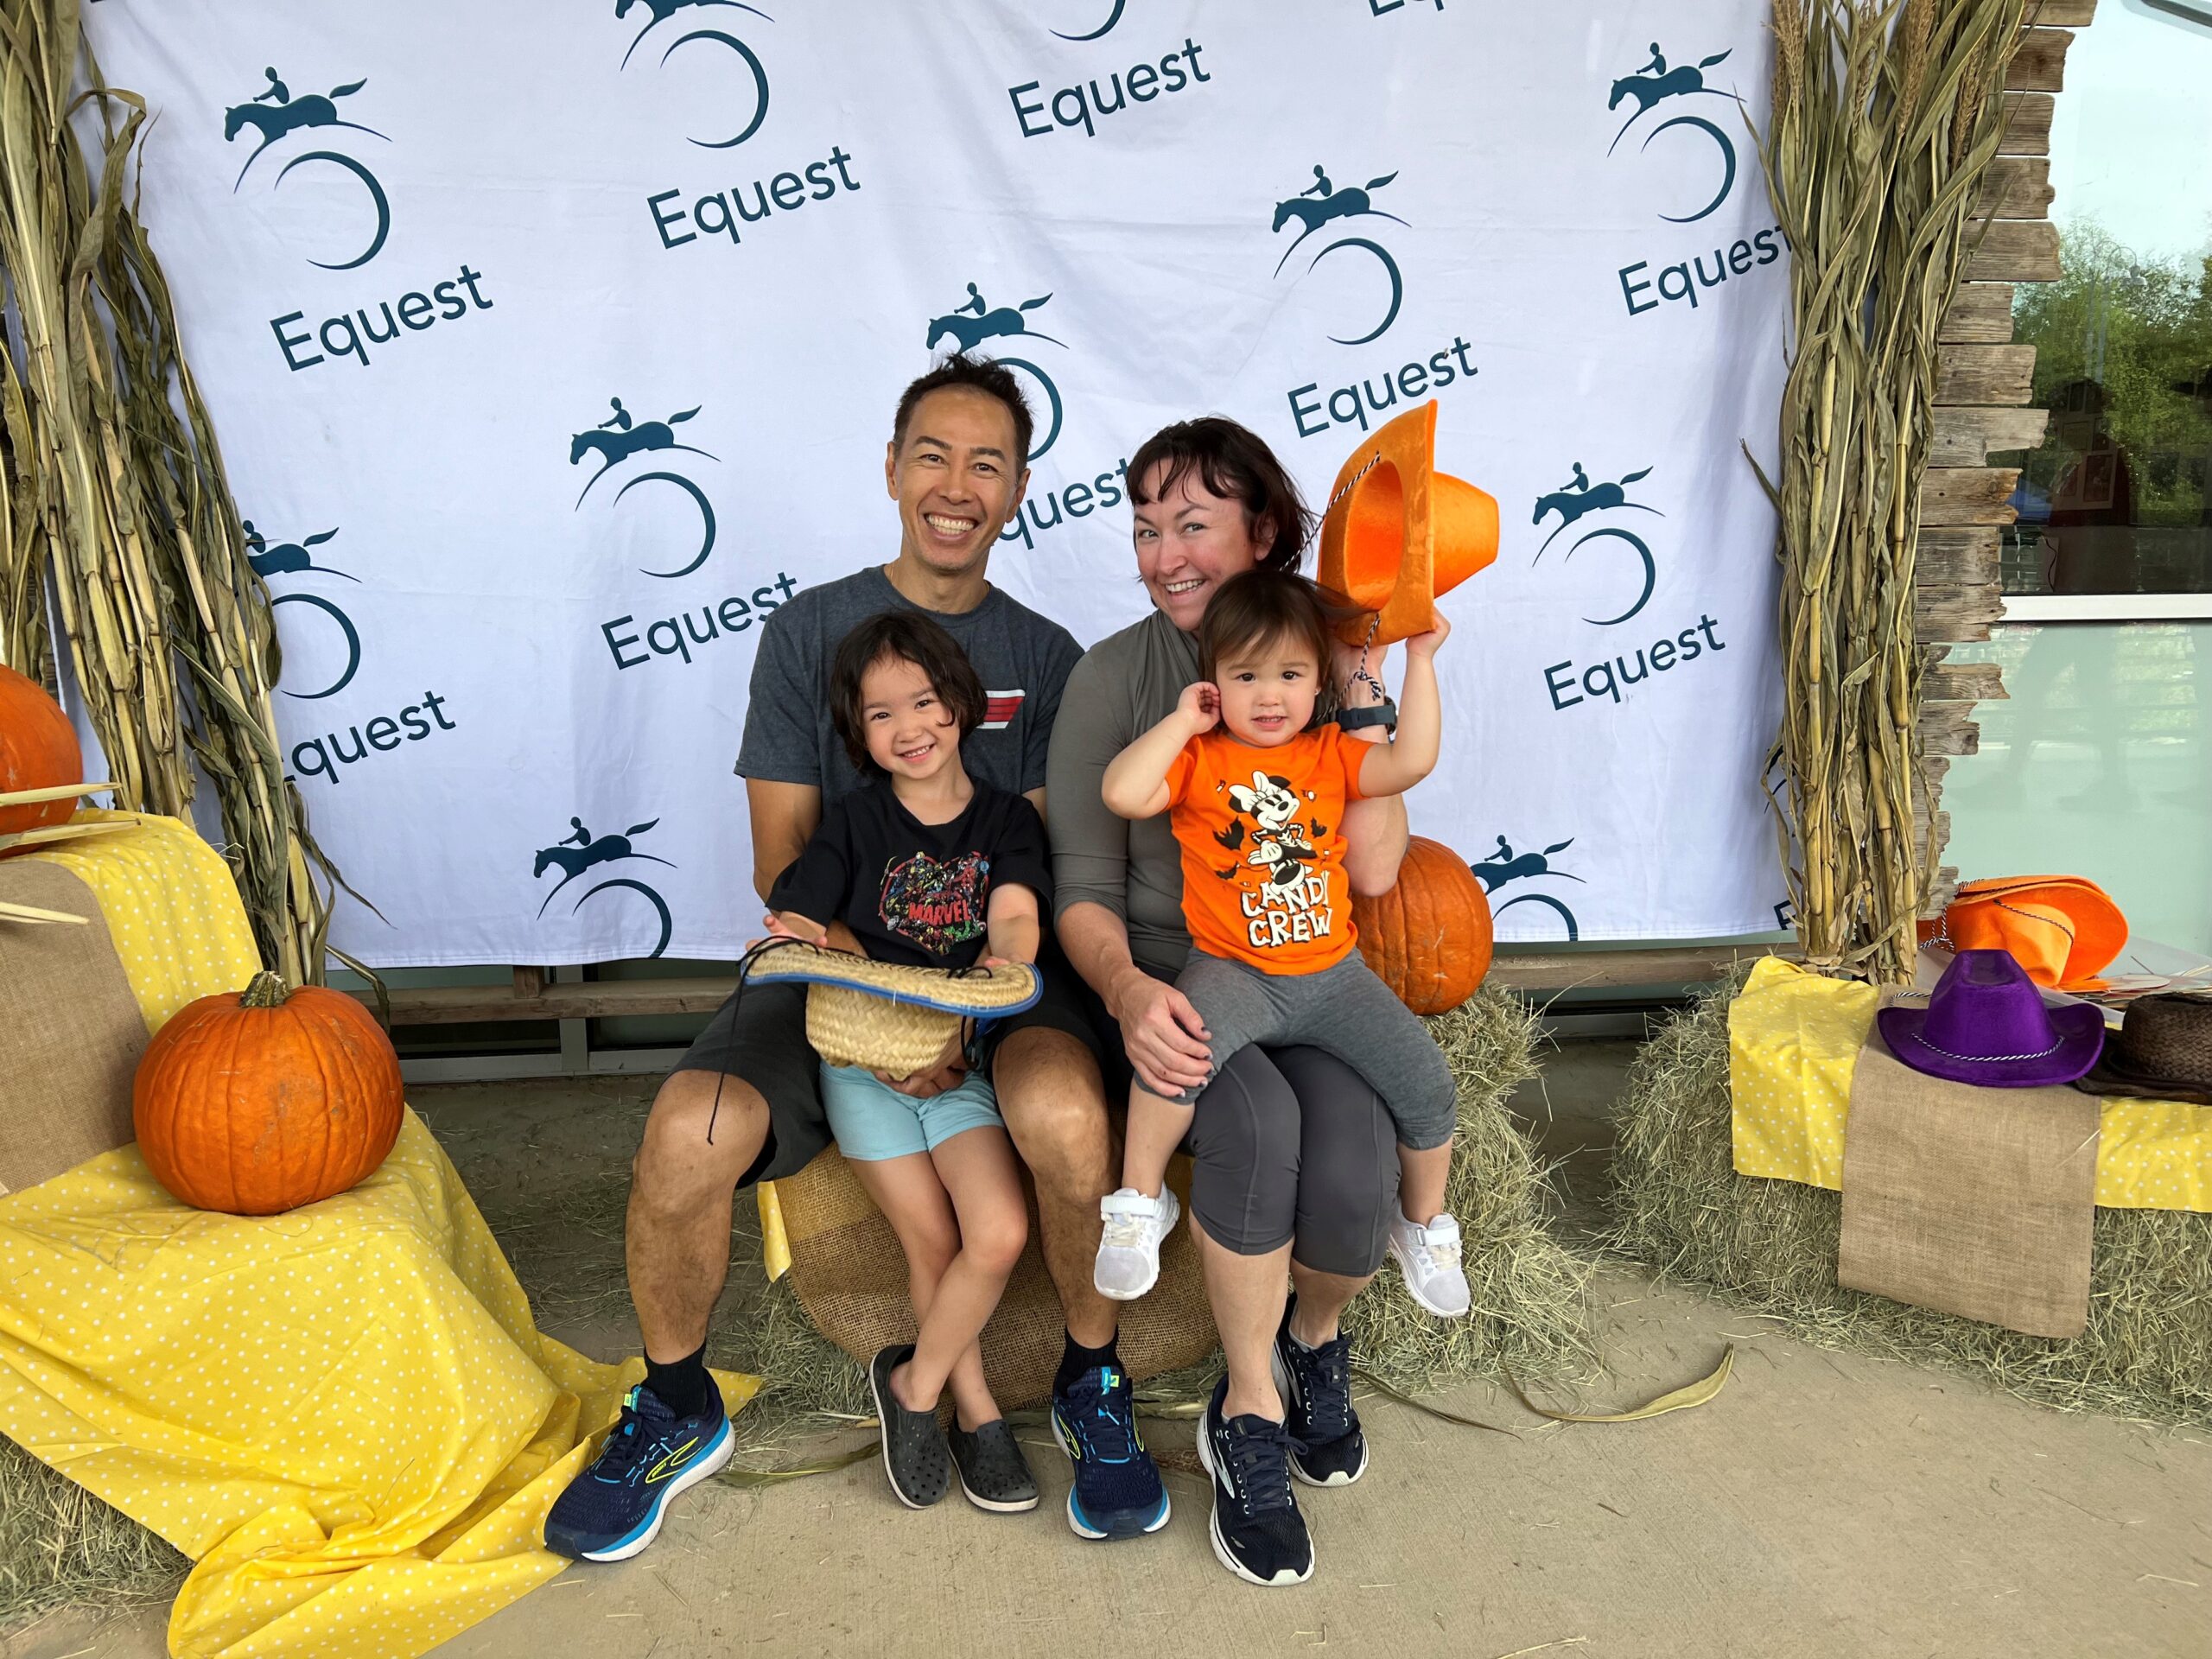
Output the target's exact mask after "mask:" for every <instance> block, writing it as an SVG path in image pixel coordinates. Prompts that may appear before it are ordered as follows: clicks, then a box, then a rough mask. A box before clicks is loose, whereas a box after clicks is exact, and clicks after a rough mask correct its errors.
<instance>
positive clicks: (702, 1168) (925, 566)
mask: <svg viewBox="0 0 2212 1659" xmlns="http://www.w3.org/2000/svg"><path fill="white" fill-rule="evenodd" d="M1029 441H1030V416H1029V410H1028V406H1027V404H1026V403H1025V402H1024V401H1023V398H1022V395H1021V391H1020V386H1019V385H1018V384H1017V383H1016V382H1015V380H1014V376H1013V374H1012V373H1011V372H1009V371H1007V370H1006V369H1004V368H1002V367H1001V366H1000V365H997V364H995V363H992V362H989V361H988V360H978V359H969V358H966V357H959V356H956V357H953V358H951V359H948V360H947V361H946V362H945V363H944V364H943V365H940V366H939V367H938V368H936V369H934V370H932V371H931V372H930V373H928V374H925V375H924V376H923V377H922V378H920V379H918V380H917V381H915V382H914V383H913V384H912V385H910V386H908V387H907V388H906V392H905V394H904V395H903V396H902V397H900V398H899V408H898V411H897V414H896V416H895V417H894V419H893V425H892V436H891V442H890V445H889V446H888V448H887V452H886V454H885V457H884V477H885V480H886V483H887V487H888V489H889V492H890V494H891V497H892V499H893V500H894V501H896V502H897V503H898V507H899V556H898V557H897V558H895V559H894V560H893V561H892V563H889V564H887V565H884V566H881V567H874V566H871V567H869V568H868V569H864V570H861V571H860V572H858V573H857V574H855V575H850V576H847V577H844V578H843V579H842V580H840V581H836V582H825V583H823V584H820V585H819V586H817V587H813V588H806V589H804V590H802V591H801V592H800V593H799V594H797V595H796V596H795V597H794V598H792V599H791V601H789V602H788V603H786V604H785V605H784V606H783V607H781V608H779V610H777V611H776V612H775V613H774V614H773V615H772V617H771V618H770V619H769V620H768V621H767V623H766V626H765V627H764V629H763V631H762V633H761V639H760V652H759V655H758V656H757V657H756V658H755V659H754V662H753V685H752V695H751V699H750V702H749V703H748V706H747V710H746V718H745V737H744V741H743V744H742V746H741V748H740V750H739V754H738V762H737V770H738V772H740V773H741V775H742V776H743V777H744V779H745V780H746V784H745V788H746V800H747V806H748V808H749V810H750V813H751V817H752V823H753V886H754V887H755V888H756V889H757V890H758V891H759V892H760V893H761V894H762V896H763V899H764V900H765V898H766V894H767V893H768V890H769V889H770V887H772V886H773V885H774V883H775V880H776V878H777V876H779V874H782V872H783V870H784V868H785V866H786V865H787V864H789V863H790V862H791V860H792V859H794V858H795V857H797V856H798V853H799V850H800V849H801V848H803V847H804V845H805V844H806V841H807V838H808V836H810V835H811V834H812V833H813V831H814V829H815V827H816V825H817V824H818V823H820V822H821V818H822V812H823V806H824V805H825V804H827V803H828V802H831V801H834V800H836V798H838V797H839V796H841V795H842V794H843V793H844V792H845V791H848V790H849V789H851V788H852V787H854V786H855V784H856V783H857V782H858V781H859V776H858V773H857V772H855V770H854V768H853V766H852V763H851V761H850V760H849V758H848V757H847V755H846V753H845V750H844V747H843V744H842V741H840V740H839V739H838V737H837V736H836V733H835V731H834V730H833V729H832V728H831V724H830V716H829V701H830V700H829V696H828V695H827V690H828V675H829V662H830V658H831V656H832V654H833V652H835V650H836V645H837V642H838V641H839V640H840V639H842V638H843V637H844V635H845V634H846V633H847V632H849V631H850V629H851V628H852V627H853V626H855V625H856V624H857V623H859V622H860V621H861V620H864V619H865V618H867V617H868V616H871V615H874V614H875V613H878V612H880V611H885V610H893V609H902V608H903V609H912V610H920V611H925V612H927V613H930V614H931V616H932V617H933V618H934V619H935V620H937V621H938V622H939V623H941V624H943V625H944V627H945V628H946V629H947V630H948V631H949V632H950V633H951V634H952V636H953V637H954V638H955V639H957V640H958V641H959V642H960V644H961V647H962V649H963V650H964V651H965V652H967V654H968V657H969V661H971V662H972V663H973V664H975V666H976V672H977V674H978V675H979V676H980V677H982V682H983V684H984V687H985V689H986V690H988V693H989V695H990V702H991V711H992V717H991V719H990V720H989V721H987V722H986V723H985V725H984V726H982V728H979V729H978V730H977V731H976V732H975V733H974V734H972V735H970V736H969V738H968V739H967V740H966V741H964V742H963V744H962V745H961V760H962V762H963V764H964V765H965V766H967V767H968V769H969V772H971V773H973V774H975V775H976V776H977V777H979V778H982V779H988V780H989V781H990V782H992V783H994V784H996V785H998V786H999V787H1001V788H1002V789H1006V790H1009V791H1015V792H1018V793H1021V794H1024V795H1027V797H1028V798H1029V799H1030V800H1031V801H1032V802H1033V803H1034V804H1036V806H1037V807H1038V809H1039V810H1040V811H1041V810H1044V809H1045V806H1046V800H1045V788H1044V785H1045V762H1046V740H1047V738H1048V737H1049V736H1050V734H1051V731H1052V720H1053V717H1054V715H1056V713H1057V712H1058V708H1059V700H1060V691H1061V688H1062V687H1063V685H1064V684H1065V683H1066V680H1067V676H1068V671H1070V670H1071V668H1073V667H1074V665H1075V663H1076V659H1077V657H1078V656H1080V654H1081V652H1079V650H1078V649H1077V645H1076V643H1075V641H1074V639H1072V638H1071V637H1070V636H1069V634H1068V632H1067V631H1066V630H1065V629H1064V628H1062V627H1060V626H1058V625H1057V624H1055V623H1052V622H1049V621H1047V620H1046V619H1044V618H1043V617H1040V616H1039V615H1037V614H1036V613H1034V612H1032V611H1030V610H1028V609H1027V608H1025V607H1022V606H1021V605H1019V604H1017V603H1015V602H1014V600H1012V599H1011V598H1009V597H1008V596H1007V594H1004V593H1002V592H1001V591H1000V590H998V589H997V588H993V587H992V586H991V585H990V583H989V582H988V580H987V579H986V575H985V572H986V568H987V566H988V562H989V559H990V552H991V549H992V547H993V545H994V544H995V543H996V542H997V540H998V536H999V531H1000V530H1001V528H1002V527H1003V526H1004V525H1005V524H1006V522H1007V519H1008V518H1011V517H1012V516H1013V515H1014V512H1016V511H1018V510H1019V508H1020V505H1021V497H1022V492H1023V490H1024V489H1025V487H1026V486H1027V483H1028V476H1029V475H1028V452H1029ZM831 937H832V941H833V943H836V944H840V945H842V946H843V947H844V948H846V949H854V948H856V944H857V942H856V941H855V939H853V938H852V937H851V935H850V934H849V932H844V931H842V930H840V929H836V928H833V929H832V930H831ZM1039 968H1040V969H1042V970H1043V977H1044V995H1043V997H1042V998H1041V999H1040V1001H1039V1003H1038V1005H1037V1006H1036V1007H1034V1008H1033V1009H1032V1010H1030V1012H1029V1013H1027V1014H1022V1015H1019V1016H1016V1017H1015V1018H1014V1019H1011V1020H1006V1021H1003V1022H1001V1023H1000V1024H999V1025H997V1026H995V1027H992V1030H991V1036H990V1038H989V1039H988V1043H987V1046H986V1049H985V1052H984V1053H983V1055H982V1064H983V1065H985V1066H986V1067H988V1070H989V1073H990V1077H991V1081H992V1083H993V1084H994V1085H995V1088H996V1090H997V1093H998V1103H999V1109H1000V1110H1001V1113H1002V1114H1003V1116H1005V1118H1006V1122H1007V1131H1008V1132H1009V1133H1010V1134H1011V1135H1013V1137H1014V1146H1015V1148H1016V1149H1017V1150H1018V1151H1019V1152H1020V1154H1021V1156H1022V1159H1023V1160H1024V1161H1025V1162H1026V1163H1027V1164H1028V1166H1029V1167H1030V1170H1031V1172H1032V1173H1033V1175H1034V1176H1035V1178H1036V1185H1037V1200H1038V1208H1039V1213H1040V1215H1041V1217H1042V1226H1041V1228H1040V1234H1041V1239H1040V1242H1041V1243H1042V1245H1043V1249H1044V1255H1045V1264H1046V1268H1048V1269H1049V1270H1050V1271H1051V1274H1052V1281H1053V1283H1054V1285H1055V1286H1056V1287H1058V1291H1059V1294H1060V1301H1061V1306H1062V1310H1063V1312H1064V1314H1065V1319H1066V1325H1067V1338H1066V1344H1065V1353H1064V1355H1063V1357H1062V1359H1061V1363H1060V1368H1059V1372H1058V1376H1057V1377H1056V1379H1055V1382H1054V1385H1053V1396H1052V1404H1053V1412H1054V1416H1055V1419H1056V1421H1057V1424H1058V1427H1059V1430H1060V1434H1059V1438H1060V1440H1061V1442H1062V1444H1063V1446H1065V1448H1066V1449H1067V1452H1068V1454H1069V1457H1070V1459H1071V1460H1072V1461H1073V1463H1074V1465H1075V1482H1074V1486H1073V1489H1072V1490H1071V1491H1070V1493H1069V1496H1068V1521H1069V1524H1070V1525H1071V1527H1073V1528H1074V1529H1075V1530H1076V1531H1077V1533H1078V1534H1079V1535H1082V1536H1084V1537H1086V1538H1120V1537H1129V1536H1133V1535H1136V1534H1139V1533H1143V1532H1153V1531H1157V1530H1158V1529H1160V1527H1162V1526H1164V1525H1165V1524H1166V1521H1167V1512H1168V1502H1167V1493H1166V1489H1165V1488H1164V1487H1163V1486H1162V1485H1161V1484H1160V1474H1159V1471H1158V1470H1157V1469H1155V1468H1154V1465H1153V1462H1152V1459H1151V1457H1150V1456H1149V1454H1147V1452H1145V1450H1144V1447H1143V1446H1142V1444H1141V1441H1140V1440H1138V1437H1137V1432H1136V1421H1135V1402H1134V1401H1133V1400H1132V1398H1131V1395H1130V1390H1129V1383H1128V1374H1127V1373H1126V1372H1125V1371H1124V1370H1122V1363H1121V1359H1120V1357H1119V1356H1118V1355H1117V1354H1116V1352H1115V1350H1114V1339H1115V1320H1114V1313H1113V1306H1114V1305H1113V1304H1112V1303H1111V1302H1109V1301H1107V1300H1104V1299H1103V1298H1102V1297H1101V1296H1099V1294H1097V1292H1096V1289H1095V1288H1094V1287H1093V1286H1092V1284H1091V1265H1092V1262H1093V1259H1094V1257H1095V1256H1096V1253H1097V1249H1098V1233H1099V1212H1098V1204H1099V1200H1100V1199H1101V1198H1103V1197H1104V1196H1105V1195H1106V1194H1107V1193H1108V1192H1111V1191H1112V1190H1113V1188H1114V1186H1115V1185H1116V1175H1117V1173H1118V1162H1117V1159H1116V1152H1115V1148H1114V1145H1113V1135H1112V1131H1111V1129H1110V1128H1109V1124H1108V1122H1107V1117H1106V1096H1105V1089H1104V1085H1103V1083H1102V1082H1101V1080H1100V1073H1099V1065H1098V1051H1097V1047H1096V1045H1097V1042H1098V1039H1097V1036H1096V1033H1094V1032H1093V1031H1092V1029H1091V1027H1090V1021H1089V1020H1087V1019H1086V1018H1085V1016H1084V1013H1083V1010H1082V1007H1081V1005H1080V1004H1079V1003H1078V1002H1077V1001H1076V996H1077V993H1076V989H1075V974H1074V970H1073V969H1071V968H1070V967H1069V966H1068V965H1067V961H1066V958H1065V957H1063V956H1061V955H1060V954H1059V951H1058V947H1057V946H1056V945H1053V944H1052V943H1051V942H1050V940H1049V939H1048V940H1047V942H1046V950H1044V951H1043V952H1042V953H1041V954H1040V956H1039ZM964 1069H965V1068H964V1066H963V1062H962V1059H961V1057H960V1054H959V1052H958V1050H957V1045H955V1046H949V1047H948V1048H947V1050H946V1052H945V1053H944V1057H943V1058H942V1059H941V1060H940V1062H939V1064H938V1065H937V1066H936V1067H935V1068H933V1069H932V1070H931V1071H928V1072H925V1073H921V1074H918V1075H917V1076H915V1077H910V1078H908V1079H907V1080H906V1083H905V1084H902V1085H900V1087H901V1088H902V1089H903V1090H905V1091H906V1092H907V1093H909V1094H912V1095H914V1096H917V1097H919V1098H928V1097H929V1096H934V1095H936V1094H938V1093H940V1092H942V1091H943V1090H945V1089H946V1088H949V1087H950V1086H951V1084H953V1083H954V1081H956V1080H957V1077H959V1076H960V1074H961V1072H962V1071H963V1070H964ZM818 1077H819V1062H818V1060H817V1058H816V1056H815V1054H814V1052H813V1051H812V1050H811V1049H810V1048H809V1047H808V1046H806V1041H805V1000H804V992H803V991H802V989H801V988H798V987H796V986H785V985H761V986H757V987H753V988H748V989H746V990H744V991H742V992H741V995H738V996H734V997H733V998H732V999H731V1000H730V1001H728V1003H726V1004H724V1005H723V1007H722V1009H721V1012H720V1013H719V1014H716V1015H715V1018H714V1020H713V1021H712V1022H711V1023H709V1026H708V1027H707V1029H706V1031H705V1032H704V1033H702V1035H701V1036H700V1038H699V1039H698V1041H697V1042H696V1043H694V1044H693V1045H692V1046H691V1049H690V1052H689V1053H687V1054H686V1055H685V1056H684V1058H683V1062H682V1064H681V1065H679V1066H678V1068H677V1071H675V1072H673V1073H672V1074H671V1076H670V1077H669V1079H668V1081H667V1082H666V1083H664V1084H662V1085H661V1090H660V1092H659V1094H658V1096H656V1097H655V1099H654V1101H653V1107H652V1114H651V1116H649V1118H648V1119H647V1121H646V1124H645V1141H644V1144H643V1145H642V1146H641V1147H639V1152H638V1157H637V1161H636V1164H635V1166H634V1173H633V1176H632V1185H631V1192H630V1211H629V1218H628V1225H627V1230H626V1243H627V1249H628V1255H629V1268H630V1294H631V1299H632V1301H633V1302H634V1303H635V1304H636V1306H637V1311H638V1326H639V1332H640V1333H641V1335H642V1336H643V1338H644V1344H645V1368H646V1370H645V1382H644V1383H642V1384H640V1385H639V1387H638V1388H636V1389H632V1391H631V1395H630V1398H629V1400H628V1402H626V1404H625V1406H624V1408H623V1413H622V1417H621V1420H620V1421H619V1422H618V1423H617V1424H616V1425H615V1427H614V1428H613V1431H612V1432H610V1433H609V1434H608V1435H607V1440H606V1443H605V1445H604V1446H603V1447H602V1448H601V1452H600V1454H599V1459H598V1461H597V1462H596V1463H594V1465H592V1466H591V1467H589V1468H588V1469H587V1470H586V1471H584V1472H583V1473H582V1474H581V1475H579V1476H578V1477H577V1478H576V1479H575V1481H574V1482H573V1483H572V1484H570V1485H569V1488H568V1490H567V1491H565V1492H563V1494H562V1495H561V1497H559V1498H558V1499H557V1500H556V1502H555V1503H554V1505H553V1509H552V1511H551V1513H550V1515H549V1516H547V1518H546V1525H545V1541H546V1543H547V1545H548V1547H549V1548H553V1549H556V1550H558V1551H560V1552H561V1553H563V1554H568V1555H572V1556H575V1557H579V1558H581V1559H584V1560H622V1559H624V1558H625V1557H627V1556H630V1555H634V1554H637V1553H638V1552H639V1550H641V1549H643V1548H645V1546H646V1545H647V1544H649V1543H651V1542H652V1539H653V1535H655V1534H656V1533H657V1532H658V1530H659V1529H660V1524H661V1521H662V1518H663V1516H664V1514H665V1512H666V1509H667V1504H668V1502H669V1500H670V1499H671V1498H672V1497H674V1496H675V1495H676V1494H677V1492H679V1491H683V1489H684V1488H685V1487H687V1486H690V1485H691V1484H695V1483H696V1482H697V1481H700V1480H703V1479H705V1478H708V1477H709V1476H710V1475H712V1474H713V1473H714V1472H715V1470H717V1469H719V1468H720V1467H721V1465H723V1464H724V1463H726V1462H727V1461H728V1458H729V1448H730V1429H729V1424H728V1419H727V1418H726V1416H725V1415H724V1413H723V1408H722V1402H721V1398H720V1396H719V1395H718V1394H717V1393H716V1391H715V1385H714V1383H713V1380H712V1379H711V1378H710V1377H709V1376H708V1375H707V1370H706V1363H705V1355H706V1339H707V1321H708V1318H709V1314H710V1313H712V1312H713V1310H714V1306H715V1300H716V1299H717V1298H718V1297H719V1296H720V1295H721V1289H722V1282H723V1280H724V1277H725V1275H726V1274H727V1270H728V1258H729V1230H730V1206H731V1203H732V1200H733V1197H734V1191H735V1189H737V1188H739V1187H743V1186H749V1185H753V1183H754V1182H756V1181H762V1180H775V1179H779V1178H781V1177H784V1176H787V1175H791V1174H795V1173H797V1172H798V1171H799V1170H800V1169H802V1168H804V1166H806V1164H807V1163H808V1162H809V1161H810V1160H811V1159H812V1158H813V1157H814V1155H815V1154H817V1153H818V1152H820V1151H821V1150H822V1148H823V1147H824V1146H825V1145H827V1144H828V1142H829V1128H828V1126H827V1124H826V1122H824V1119H823V1110H822V1103H821V1097H820V1093H819V1090H818V1086H817V1079H818ZM710 1121H711V1122H712V1124H713V1127H714V1138H713V1139H712V1140H711V1141H709V1139H708V1127H709V1122H710Z"/></svg>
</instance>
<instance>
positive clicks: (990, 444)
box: [883, 386, 1029, 576]
mask: <svg viewBox="0 0 2212 1659" xmlns="http://www.w3.org/2000/svg"><path fill="white" fill-rule="evenodd" d="M883 471H884V479H885V481H886V482H887V484H888V486H890V491H891V496H892V499H893V500H895V501H897V502H898V504H899V552H900V553H901V555H902V556H904V555H912V556H913V557H914V558H915V559H916V560H918V562H919V563H921V564H923V565H924V566H925V567H926V568H927V569H931V570H932V571H934V572H936V573H937V574H938V575H943V576H960V575H966V574H967V573H968V572H969V571H970V570H973V569H976V568H978V567H979V566H981V565H982V563H983V562H984V561H985V560H987V559H988V558H989V557H990V553H991V544H992V543H994V542H995V541H997V540H998V537H999V531H1001V529H1003V528H1004V527H1005V525H1006V521H1007V518H1010V517H1012V516H1013V514H1014V512H1015V511H1016V510H1017V509H1018V508H1019V507H1020V505H1021V492H1022V488H1023V486H1025V485H1026V484H1027V482H1028V480H1029V472H1028V468H1027V467H1025V466H1024V465H1023V464H1022V457H1021V456H1020V454H1017V453H1016V450H1015V437H1014V414H1013V411H1012V410H1008V409H1007V406H1006V405H1005V404H1002V403H1001V402H1000V401H999V400H998V399H997V398H995V397H992V396H991V395H990V394H989V393H988V392H985V391H976V390H975V389H974V388H972V387H969V386H945V387H942V388H940V389H939V390H938V391H933V392H931V393H930V394H929V395H928V396H927V397H924V398H923V399H922V401H921V402H920V403H918V404H915V405H914V412H913V414H912V416H911V417H910V418H909V419H908V421H907V423H906V435H905V438H904V440H903V441H894V442H893V444H892V446H891V448H889V450H888V451H887V454H886V455H885V457H884V467H883Z"/></svg>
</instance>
